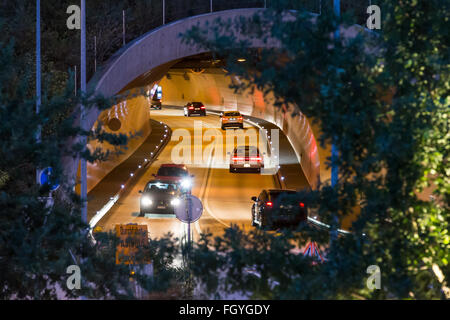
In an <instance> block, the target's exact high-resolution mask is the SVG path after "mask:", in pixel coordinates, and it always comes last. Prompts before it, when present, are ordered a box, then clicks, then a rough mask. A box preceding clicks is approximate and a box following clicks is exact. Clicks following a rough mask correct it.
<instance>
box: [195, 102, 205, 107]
mask: <svg viewBox="0 0 450 320" xmlns="http://www.w3.org/2000/svg"><path fill="white" fill-rule="evenodd" d="M192 105H193V106H194V107H201V106H203V103H201V102H192Z"/></svg>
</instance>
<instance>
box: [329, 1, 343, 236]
mask: <svg viewBox="0 0 450 320" xmlns="http://www.w3.org/2000/svg"><path fill="white" fill-rule="evenodd" d="M333 7H334V14H335V15H336V17H337V18H339V17H340V16H341V1H340V0H333ZM339 37H340V35H339V24H338V25H337V28H336V30H335V31H334V38H335V41H336V42H337V41H339ZM338 155H339V151H338V149H337V147H336V137H335V136H333V138H332V141H331V186H332V187H335V186H336V184H337V182H338V170H339V168H338V166H337V164H336V160H337V158H338ZM336 200H337V199H336ZM338 224H339V219H338V216H337V213H336V212H334V213H333V223H332V226H331V230H330V243H331V242H332V241H334V240H336V239H337V236H338V229H337V225H338Z"/></svg>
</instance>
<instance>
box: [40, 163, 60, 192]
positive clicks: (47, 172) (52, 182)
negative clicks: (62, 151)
mask: <svg viewBox="0 0 450 320" xmlns="http://www.w3.org/2000/svg"><path fill="white" fill-rule="evenodd" d="M52 173H53V169H52V168H51V167H47V168H45V169H43V170H42V171H41V173H40V174H39V183H40V184H41V185H49V187H50V191H55V190H56V189H58V188H59V181H58V179H57V178H56V177H54V176H52Z"/></svg>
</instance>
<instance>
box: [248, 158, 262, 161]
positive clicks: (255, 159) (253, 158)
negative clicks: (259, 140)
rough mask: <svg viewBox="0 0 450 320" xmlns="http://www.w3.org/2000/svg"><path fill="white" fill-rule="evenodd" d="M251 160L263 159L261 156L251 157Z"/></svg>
mask: <svg viewBox="0 0 450 320" xmlns="http://www.w3.org/2000/svg"><path fill="white" fill-rule="evenodd" d="M250 161H261V157H251V158H250Z"/></svg>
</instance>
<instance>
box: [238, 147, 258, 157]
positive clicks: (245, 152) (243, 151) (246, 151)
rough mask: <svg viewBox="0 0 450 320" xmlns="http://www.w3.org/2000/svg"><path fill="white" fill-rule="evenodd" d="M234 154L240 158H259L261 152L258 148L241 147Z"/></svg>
mask: <svg viewBox="0 0 450 320" xmlns="http://www.w3.org/2000/svg"><path fill="white" fill-rule="evenodd" d="M234 154H235V155H240V156H246V157H248V156H259V150H258V148H257V147H252V146H241V147H237V148H236V149H234Z"/></svg>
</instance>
